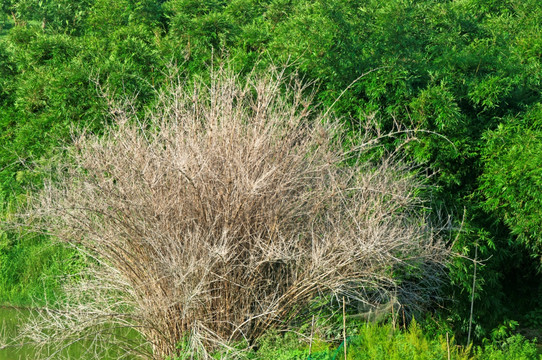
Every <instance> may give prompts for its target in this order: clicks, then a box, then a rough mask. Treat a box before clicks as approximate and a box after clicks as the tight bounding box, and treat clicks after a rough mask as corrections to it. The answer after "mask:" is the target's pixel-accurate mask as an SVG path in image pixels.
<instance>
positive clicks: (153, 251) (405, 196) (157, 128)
mask: <svg viewBox="0 0 542 360" xmlns="http://www.w3.org/2000/svg"><path fill="white" fill-rule="evenodd" d="M173 80H174V79H173ZM171 84H172V85H171V86H170V87H168V88H167V89H165V90H164V91H162V92H161V93H160V99H159V102H158V104H157V105H156V107H155V108H154V109H153V110H152V111H151V112H149V114H148V116H147V117H146V118H145V119H140V118H138V117H137V116H136V114H135V112H133V111H131V108H130V106H129V104H128V106H126V104H125V105H124V106H120V107H113V108H112V111H111V115H112V118H113V120H114V121H113V122H112V125H111V126H109V127H108V128H107V129H106V130H105V133H104V135H103V136H95V135H92V134H82V135H80V136H79V137H78V138H77V139H76V141H75V143H74V146H73V149H71V150H70V157H69V160H68V161H66V163H65V164H64V166H62V167H61V169H60V170H59V172H58V173H56V175H55V176H54V177H55V180H54V181H50V182H49V183H48V184H47V185H46V187H45V188H46V190H45V191H44V192H43V193H42V194H41V196H39V197H37V198H36V199H35V201H34V205H35V207H34V209H33V210H32V211H30V213H31V214H32V217H33V218H36V217H37V218H38V219H40V224H41V225H42V228H41V230H42V231H46V232H47V233H50V234H52V235H53V236H54V237H55V238H57V239H58V240H59V241H63V242H65V243H68V244H70V245H72V246H74V247H76V248H77V249H79V250H80V251H82V252H84V253H85V254H87V255H90V256H92V257H94V258H95V259H96V261H97V263H98V266H96V267H95V268H94V270H92V271H91V270H90V269H89V273H88V274H87V276H86V278H85V279H83V280H82V281H79V282H77V283H76V284H71V285H70V287H69V288H67V289H66V293H67V301H66V305H65V308H64V309H61V310H55V311H49V312H47V313H44V314H45V315H46V316H42V317H41V318H39V319H36V321H35V322H34V323H32V325H31V327H29V329H28V332H27V335H29V336H30V337H31V338H32V339H34V341H35V342H37V343H47V342H48V341H51V340H53V339H54V341H55V342H59V343H60V342H61V341H76V340H77V339H79V338H82V337H84V336H85V335H88V336H93V338H94V339H99V338H101V337H102V336H106V335H107V333H108V332H107V331H106V330H103V329H108V326H115V325H116V326H121V327H125V326H126V327H133V328H135V329H136V330H137V331H139V332H140V333H141V334H142V335H143V337H144V338H145V339H146V340H147V341H148V344H150V345H149V347H146V348H145V347H139V348H137V352H136V355H138V356H143V357H154V358H165V357H167V356H174V355H175V354H176V353H177V352H178V351H179V349H178V348H177V344H179V343H183V344H187V345H186V346H187V347H188V348H185V349H183V351H184V352H186V351H189V352H192V353H193V354H197V355H198V356H200V357H206V356H208V355H207V354H208V353H209V351H211V350H213V349H216V348H217V347H218V346H227V344H228V343H230V342H231V341H234V340H235V341H237V340H242V339H245V340H247V341H248V343H252V342H253V341H254V340H255V339H257V338H259V337H260V336H261V335H262V334H263V333H264V332H265V331H266V330H268V329H270V328H280V327H284V326H286V325H287V324H288V322H289V320H291V319H292V318H294V317H295V316H296V314H298V313H299V312H300V311H301V310H302V309H304V308H305V307H306V306H307V305H308V304H310V302H311V301H312V300H313V299H314V298H315V297H316V296H319V295H329V294H334V295H336V296H340V297H341V298H342V297H343V296H345V297H346V298H347V299H349V300H350V301H361V302H363V301H365V302H367V301H369V300H371V299H369V296H371V295H374V294H386V293H388V292H389V291H390V289H393V290H394V291H395V293H399V294H400V298H401V299H402V301H403V302H407V303H408V305H410V306H411V307H414V306H416V305H417V301H418V300H419V299H420V291H423V290H422V288H423V286H430V287H433V286H436V285H437V283H438V270H439V269H441V264H442V262H443V261H445V259H446V256H447V250H446V249H445V247H444V246H443V244H442V243H440V242H439V241H437V240H436V237H435V236H434V232H433V231H432V229H431V228H430V227H429V226H427V224H426V223H425V222H424V219H423V216H422V213H421V211H420V206H419V205H420V203H419V200H418V199H417V198H416V196H415V193H416V192H417V190H418V189H419V187H420V183H419V181H417V180H416V176H413V175H412V173H411V171H409V169H407V168H405V167H404V166H402V165H401V164H400V163H399V162H397V161H395V160H394V159H393V158H384V159H381V161H379V162H378V164H368V163H366V162H363V161H360V160H359V159H360V158H355V157H353V155H352V154H358V155H359V154H363V152H364V151H365V150H367V149H368V148H369V147H370V145H371V144H374V143H375V139H374V138H373V137H371V136H370V135H369V134H368V133H367V134H360V136H363V137H364V139H363V141H360V143H361V144H363V145H360V146H359V147H358V148H356V149H349V151H344V150H343V149H342V148H341V132H340V128H339V127H338V126H337V125H334V124H337V121H336V119H333V118H332V117H331V115H329V112H328V113H326V115H325V116H324V115H322V114H320V113H317V112H315V111H313V109H314V107H313V105H312V103H311V98H310V94H308V95H307V94H306V91H305V90H306V89H305V88H304V87H303V85H301V83H300V82H299V81H298V80H297V79H296V78H295V77H289V76H286V75H285V72H284V71H283V70H277V69H269V71H268V73H267V74H266V75H263V76H258V75H256V74H250V75H248V77H246V78H240V77H238V76H236V75H235V74H233V73H231V72H230V71H228V70H224V69H219V70H213V72H212V73H211V79H210V81H209V82H203V81H194V82H191V83H188V82H185V81H181V80H178V81H171ZM354 150H355V151H354ZM356 159H358V160H356ZM346 163H348V165H346ZM396 269H401V271H402V272H405V271H406V272H412V270H416V271H418V272H419V271H422V272H423V274H424V278H423V281H421V282H417V283H416V284H417V286H418V287H416V286H413V284H414V283H413V282H410V283H407V282H405V283H400V282H398V281H397V278H396V277H395V276H394V272H395V271H396ZM420 269H421V270H420ZM402 284H408V286H405V287H402ZM420 284H421V285H423V286H421V285H420ZM420 286H421V287H420ZM106 324H108V325H106ZM96 328H99V329H102V330H100V331H96V330H95V329H96ZM93 329H94V330H93ZM181 340H184V341H182V342H181ZM108 341H109V340H108ZM121 346H125V347H126V348H127V349H129V348H131V344H129V343H124V344H121Z"/></svg>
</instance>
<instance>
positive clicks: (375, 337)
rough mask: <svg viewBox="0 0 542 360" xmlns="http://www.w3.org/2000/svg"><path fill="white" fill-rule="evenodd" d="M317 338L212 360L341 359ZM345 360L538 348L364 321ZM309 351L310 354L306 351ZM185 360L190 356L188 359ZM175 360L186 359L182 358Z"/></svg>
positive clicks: (338, 342)
mask: <svg viewBox="0 0 542 360" xmlns="http://www.w3.org/2000/svg"><path fill="white" fill-rule="evenodd" d="M315 330H316V332H315V333H316V335H314V334H313V336H312V339H311V338H310V334H300V333H297V332H287V333H282V334H280V333H275V332H270V333H268V334H266V335H265V336H264V337H263V338H261V339H260V340H259V341H258V344H256V350H250V351H246V350H245V351H243V349H244V348H246V346H247V344H237V345H234V346H233V347H232V348H230V349H229V350H226V349H225V350H224V351H221V352H218V353H216V354H214V355H213V358H216V359H246V360H249V359H261V360H267V359H269V360H271V359H273V360H275V359H283V360H295V359H299V360H302V359H310V360H339V359H344V348H343V346H344V343H343V342H342V339H341V338H340V337H339V338H336V339H335V340H332V339H326V338H322V337H321V336H320V335H319V330H320V329H319V328H316V329H315ZM348 334H349V337H348V338H347V344H348V346H347V349H346V350H347V359H352V360H354V359H355V360H365V359H367V360H378V359H382V360H388V359H389V360H394V359H395V360H404V359H412V360H422V359H427V360H434V359H443V360H444V359H448V349H449V351H450V358H452V359H456V360H460V359H465V360H466V359H475V360H498V359H503V360H504V359H507V360H536V359H539V358H540V357H539V355H537V350H536V344H535V343H534V342H529V341H527V340H526V339H525V338H524V337H522V336H521V335H509V334H508V333H507V335H506V336H504V337H502V338H501V340H499V341H487V342H485V344H484V345H481V346H476V347H475V348H471V347H468V348H464V347H462V346H459V345H458V344H457V342H456V341H455V339H454V337H453V336H451V335H449V334H448V339H447V338H446V333H444V334H443V335H438V336H437V335H429V334H428V333H427V332H426V331H424V330H422V329H421V328H420V327H419V326H418V324H417V323H416V322H415V321H414V322H412V323H411V324H410V326H409V327H408V329H407V330H400V329H396V330H394V329H393V327H392V325H391V324H385V325H376V324H369V323H367V324H366V323H363V324H358V325H357V326H356V327H352V328H350V327H349V328H348ZM309 348H310V353H309ZM187 356H188V357H187V358H189V356H190V355H187ZM175 359H176V360H180V359H185V357H183V356H180V357H177V358H175Z"/></svg>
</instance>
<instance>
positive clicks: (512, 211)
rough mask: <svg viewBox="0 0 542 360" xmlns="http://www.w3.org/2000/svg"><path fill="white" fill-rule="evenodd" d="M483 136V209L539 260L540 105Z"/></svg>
mask: <svg viewBox="0 0 542 360" xmlns="http://www.w3.org/2000/svg"><path fill="white" fill-rule="evenodd" d="M507 120H508V121H507V122H505V123H502V124H501V125H499V127H498V128H497V129H495V130H494V131H491V132H488V133H487V134H486V135H485V140H486V146H485V148H484V150H483V153H482V158H483V162H484V166H485V171H484V174H483V176H482V177H481V187H480V188H481V190H482V193H483V194H484V196H485V201H484V206H485V207H486V208H487V209H488V210H490V211H493V212H494V213H495V214H497V215H498V216H499V217H500V218H501V219H502V220H503V221H504V223H505V224H507V225H508V226H509V227H510V229H511V230H512V232H513V233H514V234H516V235H517V236H518V237H517V238H518V240H520V241H522V242H523V243H525V244H526V245H527V246H528V247H529V248H530V249H532V254H533V255H534V256H538V257H540V256H542V241H541V239H542V191H541V189H542V156H541V154H542V105H541V104H537V105H536V106H535V107H533V108H532V110H531V111H530V112H528V113H527V114H525V115H524V116H523V117H522V118H519V119H518V118H516V117H511V118H508V119H507Z"/></svg>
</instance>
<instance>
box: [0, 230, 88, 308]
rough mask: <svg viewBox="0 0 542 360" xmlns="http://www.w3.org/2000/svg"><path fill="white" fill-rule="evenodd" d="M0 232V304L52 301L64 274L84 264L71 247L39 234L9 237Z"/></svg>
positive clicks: (63, 278) (28, 304) (58, 293)
mask: <svg viewBox="0 0 542 360" xmlns="http://www.w3.org/2000/svg"><path fill="white" fill-rule="evenodd" d="M10 235H11V234H6V233H0V304H4V305H7V304H9V305H13V306H22V307H27V306H28V307H31V306H41V305H44V304H45V303H47V304H54V303H55V302H57V301H58V300H59V298H60V297H61V296H62V291H61V286H62V284H63V283H64V282H65V281H66V279H67V277H68V276H70V275H68V274H74V273H77V272H78V270H79V269H81V268H82V267H84V266H85V265H84V263H83V260H82V259H81V258H80V255H78V254H77V253H76V252H75V251H74V250H72V249H68V248H66V247H65V246H63V245H61V244H52V243H51V242H50V241H49V240H48V239H46V238H44V237H40V236H23V237H20V238H18V239H17V240H16V241H10V238H11V236H10Z"/></svg>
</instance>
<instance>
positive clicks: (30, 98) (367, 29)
mask: <svg viewBox="0 0 542 360" xmlns="http://www.w3.org/2000/svg"><path fill="white" fill-rule="evenodd" d="M1 6H2V7H1V9H0V11H1V14H0V16H2V19H0V27H1V29H0V30H1V31H0V35H1V37H0V204H1V206H0V209H1V212H2V215H1V216H2V220H7V219H9V218H11V217H12V215H13V214H14V213H15V212H16V211H17V209H18V208H19V207H20V206H21V205H22V204H24V203H25V202H26V201H27V197H28V194H29V192H30V191H31V190H30V189H31V188H39V187H40V186H42V179H43V176H44V175H47V174H48V173H50V172H51V169H54V168H55V164H56V163H57V160H58V159H59V158H60V157H62V156H63V151H64V150H63V147H64V146H65V145H69V143H70V141H71V133H72V131H73V129H81V128H88V129H89V131H92V132H95V133H100V132H101V131H102V130H103V128H104V125H105V124H106V123H107V122H108V121H109V120H110V118H108V117H106V116H105V115H104V114H106V112H107V110H108V108H109V107H110V105H111V104H110V103H109V100H110V99H115V98H116V99H120V98H122V97H123V96H133V95H134V94H137V99H136V100H135V101H134V107H135V110H136V111H137V112H140V113H141V114H142V113H144V112H145V110H146V109H148V108H150V107H152V106H153V105H154V104H155V103H156V102H157V101H158V99H157V97H156V91H155V89H160V88H163V87H165V86H168V83H167V82H168V81H169V80H168V76H167V74H169V73H170V71H169V70H168V69H169V68H171V67H172V66H176V67H179V68H181V69H182V70H183V71H184V72H185V73H186V74H187V75H188V76H190V77H191V76H196V75H201V76H203V77H205V76H207V75H205V74H208V70H207V68H208V67H209V66H210V64H211V63H213V62H215V63H220V62H221V61H223V60H224V59H228V62H229V63H230V64H231V65H232V66H233V67H234V68H235V69H236V70H237V71H238V72H240V73H241V74H243V73H247V72H249V71H251V70H252V69H253V67H254V66H255V65H256V64H257V66H258V67H260V68H262V69H265V68H267V66H268V65H269V64H270V63H279V64H281V63H285V62H288V61H289V62H290V63H292V66H290V68H289V69H290V70H291V71H292V72H297V73H298V74H299V75H300V76H301V77H302V78H303V79H304V80H305V81H306V82H307V83H311V82H312V83H313V87H314V91H315V94H316V98H317V100H318V102H319V103H321V106H322V108H326V107H329V106H333V110H334V111H335V112H336V114H337V115H339V116H341V117H342V119H343V122H344V126H345V128H346V129H347V131H349V133H350V136H349V137H347V138H346V139H345V144H344V146H345V147H349V146H353V145H355V144H357V143H358V142H359V139H357V138H356V136H357V134H359V133H360V130H362V129H360V127H363V126H365V124H366V123H367V119H371V121H373V122H374V123H375V124H376V125H378V126H379V127H380V128H381V129H382V131H383V132H389V131H394V130H396V129H398V128H399V129H405V128H408V129H412V130H414V132H410V133H409V135H411V136H412V134H414V136H415V138H416V140H415V141H409V142H407V143H406V144H405V142H404V139H401V136H404V135H405V133H404V132H403V133H399V134H397V136H396V137H388V138H387V139H386V146H387V147H388V148H389V149H390V150H392V149H394V147H395V146H398V144H401V145H400V146H401V151H404V155H405V157H406V159H407V160H408V161H410V162H411V163H413V164H422V165H423V166H426V167H427V175H428V179H429V180H428V183H427V186H426V188H425V190H424V192H423V194H421V196H423V197H424V198H425V199H426V200H427V205H428V207H430V208H431V209H432V210H433V211H432V213H433V214H440V215H441V216H440V218H439V216H436V215H434V219H433V220H434V222H435V223H438V222H439V221H440V220H442V218H446V217H447V216H448V215H450V216H451V218H452V219H453V220H452V223H451V224H450V226H449V228H448V233H447V234H446V236H448V238H449V241H450V244H451V243H452V242H453V246H454V249H455V251H457V252H458V253H459V254H461V255H464V257H461V256H458V257H456V258H455V259H454V261H453V263H452V264H450V266H449V284H448V285H447V286H446V288H445V289H444V290H443V291H444V293H443V296H442V298H443V299H445V300H443V302H442V303H441V304H440V305H442V309H437V308H435V309H434V312H433V313H432V314H431V316H432V317H433V318H434V319H437V323H439V321H440V320H439V319H442V322H444V319H446V322H447V323H448V324H449V325H450V326H451V328H452V330H453V331H454V333H455V334H456V336H457V338H458V339H461V340H462V339H464V338H466V337H467V333H468V320H469V315H470V302H471V296H472V293H473V292H474V325H473V328H474V336H475V338H476V339H477V340H478V341H480V340H481V339H482V338H484V337H489V336H490V335H491V333H492V332H493V333H494V332H495V331H499V330H500V329H503V328H510V327H516V328H518V329H520V330H523V331H525V332H529V333H531V334H532V333H533V332H534V333H535V334H536V332H537V331H538V333H540V328H541V327H542V315H541V314H542V308H541V304H540V301H539V299H540V297H541V296H542V276H541V273H540V271H541V269H542V263H541V259H542V242H541V239H542V237H541V233H542V210H541V209H542V96H541V90H542V82H541V81H542V29H541V28H540V21H539V19H540V18H542V5H541V4H540V2H539V1H538V0H520V1H517V0H516V1H512V0H507V1H497V0H462V1H433V0H417V1H408V0H388V1H373V0H371V1H365V2H363V4H360V3H359V2H357V1H348V0H337V1H305V0H303V1H288V0H232V1H219V0H213V1H198V0H169V1H159V0H143V1H134V0H122V1H118V0H117V1H113V0H78V1H65V0H48V1H37V0H11V1H4V2H2V5H1ZM362 75H364V76H363V77H362ZM360 77H361V78H360ZM356 79H357V81H355V80H356ZM345 89H346V91H345ZM343 91H344V93H343ZM104 93H106V94H107V96H104ZM47 244H48V240H47V239H46V238H45V237H44V236H42V235H36V234H32V233H23V232H22V231H13V230H10V231H7V230H6V231H4V232H2V233H0V300H2V301H3V302H11V303H18V304H24V303H27V304H28V303H30V302H31V298H34V299H42V300H43V298H44V297H45V296H47V298H48V299H49V300H50V299H52V298H53V297H55V296H59V293H58V291H56V289H58V286H59V284H60V283H61V282H62V274H64V275H66V274H72V273H75V272H76V271H77V269H80V268H81V267H82V266H84V264H83V261H82V260H81V259H80V258H78V255H77V254H76V253H74V252H72V251H71V250H68V249H65V248H64V247H62V246H55V247H49V246H47ZM468 257H470V258H474V257H476V258H477V259H478V260H482V263H480V264H479V266H478V267H477V275H476V281H475V284H476V285H475V286H476V287H475V289H472V286H473V273H474V264H473V262H472V261H471V260H469V259H467V258H468ZM432 321H433V320H432ZM537 329H538V330H537ZM539 336H540V335H539Z"/></svg>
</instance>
